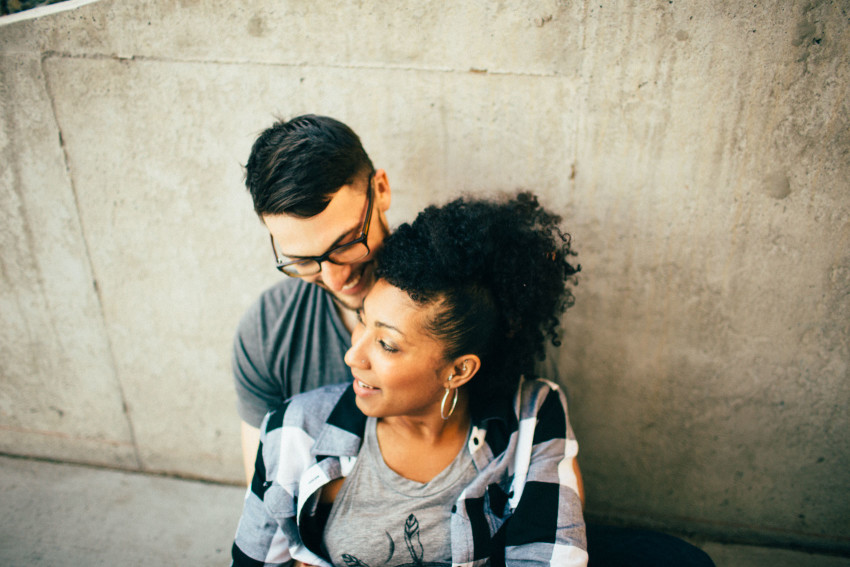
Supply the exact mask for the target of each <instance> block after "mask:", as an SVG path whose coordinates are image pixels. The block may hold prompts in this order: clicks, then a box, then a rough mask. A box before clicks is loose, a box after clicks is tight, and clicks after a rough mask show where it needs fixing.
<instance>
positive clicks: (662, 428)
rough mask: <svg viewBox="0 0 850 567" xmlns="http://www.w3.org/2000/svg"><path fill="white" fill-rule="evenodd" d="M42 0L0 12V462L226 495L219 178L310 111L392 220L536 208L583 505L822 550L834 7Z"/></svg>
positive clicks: (842, 431) (839, 343)
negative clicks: (266, 136)
mask: <svg viewBox="0 0 850 567" xmlns="http://www.w3.org/2000/svg"><path fill="white" fill-rule="evenodd" d="M56 6H61V7H63V8H64V7H70V8H73V9H70V10H66V11H62V12H46V11H41V12H40V11H39V10H34V11H33V12H34V13H38V14H42V15H41V17H37V18H34V19H32V18H30V19H27V18H26V17H24V16H23V15H22V14H19V15H16V16H13V17H11V18H10V19H6V18H0V215H2V217H0V262H2V263H1V264H0V268H2V269H0V316H2V325H0V451H2V452H5V453H9V454H18V455H30V456H36V457H44V458H49V459H57V460H64V461H71V462H85V463H90V464H99V465H106V466H108V467H117V468H123V469H128V470H138V471H148V472H164V473H170V474H178V475H186V476H195V477H203V478H207V479H211V480H219V481H238V480H239V479H240V478H241V470H240V468H241V465H240V459H239V445H238V432H239V427H238V418H237V416H236V413H235V409H234V393H233V390H232V387H231V383H230V370H229V349H230V338H231V335H232V332H233V329H234V327H235V325H236V322H237V320H238V318H239V316H240V314H241V313H242V312H243V310H244V309H245V308H246V306H247V305H248V304H249V303H250V302H251V301H252V300H253V299H254V297H256V295H257V294H258V293H259V292H260V290H261V289H262V288H263V287H264V286H266V285H268V284H270V283H271V282H273V281H274V280H275V279H276V278H277V277H278V274H277V272H276V271H275V270H274V269H273V268H272V267H271V262H270V253H269V250H268V243H267V238H266V236H265V234H264V233H263V230H262V227H261V226H260V225H259V223H258V222H257V220H256V219H255V218H254V217H253V214H252V212H251V206H250V203H249V199H248V197H247V195H246V194H245V192H244V189H243V188H242V171H241V168H240V164H242V163H244V161H245V159H246V157H247V155H248V150H249V147H250V144H251V142H252V141H253V139H254V138H255V136H256V135H257V134H258V132H259V131H261V130H262V129H263V128H265V127H267V126H268V125H269V124H270V123H271V122H272V120H273V115H275V114H279V115H283V116H292V115H296V114H300V113H303V112H317V113H322V114H329V115H332V116H335V117H337V118H340V119H342V120H343V121H345V122H348V123H349V124H350V125H351V126H352V127H353V128H354V129H355V130H356V131H357V132H359V133H360V135H361V136H362V138H363V140H364V143H365V146H366V147H367V149H368V150H369V152H370V154H371V156H372V158H373V161H374V162H375V163H376V165H377V166H378V167H383V168H386V169H387V170H388V173H389V179H390V182H391V185H392V187H393V203H392V207H391V210H390V211H389V213H390V215H389V216H390V221H391V222H392V223H394V224H397V223H399V222H402V221H404V220H406V219H409V218H411V217H412V216H413V215H414V214H415V212H416V211H418V210H419V209H421V208H422V207H423V206H425V205H426V204H428V203H430V202H434V201H443V200H445V199H447V198H448V197H449V196H452V195H455V194H456V193H458V192H460V191H466V192H472V193H475V194H485V193H490V192H493V191H499V190H510V189H513V188H516V187H518V186H523V187H527V188H530V189H533V190H535V191H537V192H538V193H539V194H540V195H541V198H542V200H543V201H544V202H545V203H546V204H547V205H549V206H551V207H553V208H555V209H557V210H558V211H560V212H561V213H562V214H563V215H564V217H565V222H566V226H567V228H568V230H569V231H570V232H571V233H572V234H573V237H574V242H575V244H576V248H577V249H578V250H579V252H580V256H579V258H578V260H579V262H580V263H581V264H582V266H583V271H582V274H581V279H580V281H581V283H580V285H579V287H578V288H577V289H576V299H577V303H576V307H575V308H574V309H573V310H572V311H571V312H570V313H569V314H568V315H567V317H566V318H565V331H564V339H565V340H564V346H563V347H562V348H561V350H560V351H559V352H558V353H557V355H556V358H557V359H558V362H559V366H560V368H561V371H562V374H561V376H560V377H559V379H560V380H561V381H562V382H563V383H564V384H565V385H566V386H567V387H568V388H569V391H570V398H571V403H572V420H573V426H574V428H575V430H576V432H577V434H578V436H579V440H580V443H581V454H580V457H579V458H580V462H581V465H582V468H583V471H584V475H585V480H586V488H587V494H588V509H589V511H590V512H592V513H594V514H597V515H600V516H606V517H612V518H619V519H622V520H624V521H630V522H637V523H641V522H642V523H651V524H652V525H653V526H657V525H661V526H670V527H675V528H679V529H685V530H690V531H693V532H696V533H702V534H707V535H717V536H718V537H719V536H721V535H724V534H726V535H729V536H730V537H735V538H737V539H741V540H745V541H750V542H760V543H780V544H787V545H792V544H795V545H804V546H810V547H813V548H816V547H838V548H843V549H845V550H848V551H850V539H848V536H847V534H848V533H850V515H848V514H847V510H850V477H848V475H847V474H846V471H847V470H848V469H850V416H848V408H850V379H848V378H850V365H848V361H850V296H848V289H850V223H848V220H847V219H848V218H850V159H848V155H850V103H848V92H850V88H848V86H850V66H848V65H847V53H849V52H850V27H848V25H847V22H848V13H850V2H848V0H835V1H823V2H821V1H816V2H811V1H809V0H805V1H803V0H797V1H784V0H769V1H767V2H747V3H744V2H737V1H733V0H723V1H718V2H699V1H696V0H682V1H680V0H675V1H661V2H638V3H634V2H632V3H622V2H615V3H607V2H590V1H582V0H579V1H563V0H540V1H538V2H524V1H521V0H508V1H504V2H461V3H445V2H421V1H413V0H404V1H401V2H394V3H386V2H378V1H369V0H367V1H364V2H356V3H332V4H328V3H309V2H297V1H278V0H260V1H257V2H252V3H233V2H225V1H221V0H210V1H204V2H200V1H197V0H181V1H180V2H173V1H170V0H155V1H151V2H143V3H139V2H118V1H112V0H102V1H99V2H93V3H88V2H77V3H69V4H67V5H65V4H57V5H56ZM51 8H52V7H51Z"/></svg>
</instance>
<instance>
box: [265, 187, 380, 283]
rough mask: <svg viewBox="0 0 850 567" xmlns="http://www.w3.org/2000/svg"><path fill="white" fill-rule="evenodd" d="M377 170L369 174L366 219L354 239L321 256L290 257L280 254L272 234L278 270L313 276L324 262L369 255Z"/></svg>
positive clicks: (358, 258)
mask: <svg viewBox="0 0 850 567" xmlns="http://www.w3.org/2000/svg"><path fill="white" fill-rule="evenodd" d="M374 173H375V172H372V173H370V174H369V179H368V180H367V181H366V183H367V189H366V219H365V220H364V221H363V226H362V227H361V228H360V232H359V234H358V236H357V238H355V239H354V240H352V241H351V242H346V243H345V244H340V245H339V246H334V247H333V248H331V249H330V250H328V251H327V252H325V253H324V254H322V255H321V256H310V257H306V258H297V259H295V260H292V259H289V258H287V257H286V256H278V254H277V248H275V245H274V236H272V235H271V234H270V235H269V238H270V239H271V243H272V252H274V259H275V262H276V267H277V269H278V270H280V271H281V272H283V273H284V274H286V275H287V276H291V277H293V278H303V277H306V276H313V275H316V274H318V273H319V272H321V271H322V262H330V263H331V264H337V265H342V264H351V263H352V262H356V261H358V260H362V259H363V258H365V257H366V256H368V255H369V252H370V250H369V244H368V238H369V224H370V223H371V221H372V176H373V175H374Z"/></svg>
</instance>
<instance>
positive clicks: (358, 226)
mask: <svg viewBox="0 0 850 567" xmlns="http://www.w3.org/2000/svg"><path fill="white" fill-rule="evenodd" d="M359 228H360V225H359V224H358V225H357V226H355V227H353V228H350V229H348V230H347V231H346V232H344V233H342V234H341V235H340V236H339V238H337V239H336V240H334V241H333V242H332V243H331V245H330V246H328V247H327V248H326V249H325V251H324V252H323V253H322V254H316V255H315V256H297V255H294V254H287V253H286V252H284V251H283V250H281V251H280V255H281V256H286V257H287V258H293V259H301V258H318V257H319V256H323V255H324V254H325V253H327V251H328V250H333V249H334V248H336V247H337V246H339V245H340V244H341V243H342V241H343V240H345V239H346V237H348V236H349V235H350V234H351V233H352V232H354V231H356V230H358V229H359Z"/></svg>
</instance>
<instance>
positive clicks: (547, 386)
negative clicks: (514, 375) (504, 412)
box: [516, 378, 567, 420]
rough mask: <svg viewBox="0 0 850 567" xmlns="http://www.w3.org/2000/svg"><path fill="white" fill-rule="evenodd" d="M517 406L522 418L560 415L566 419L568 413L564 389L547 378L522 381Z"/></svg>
mask: <svg viewBox="0 0 850 567" xmlns="http://www.w3.org/2000/svg"><path fill="white" fill-rule="evenodd" d="M516 408H517V417H518V418H519V419H520V420H523V419H529V418H537V419H538V420H539V419H541V417H551V416H558V415H560V416H563V417H562V419H565V418H566V414H567V402H566V397H565V396H564V392H563V389H562V388H561V387H560V386H559V385H558V384H556V383H555V382H552V381H551V380H547V379H545V378H535V379H532V380H523V381H522V383H521V384H520V387H519V390H518V391H517V399H516Z"/></svg>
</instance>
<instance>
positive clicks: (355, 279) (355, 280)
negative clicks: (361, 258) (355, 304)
mask: <svg viewBox="0 0 850 567" xmlns="http://www.w3.org/2000/svg"><path fill="white" fill-rule="evenodd" d="M364 271H365V270H360V272H358V273H356V274H353V275H352V276H351V278H349V280H348V281H347V282H345V285H344V286H342V288H341V289H340V292H342V293H347V292H350V291H352V290H353V289H354V288H356V287H357V285H358V284H360V280H361V279H363V272H364Z"/></svg>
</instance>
